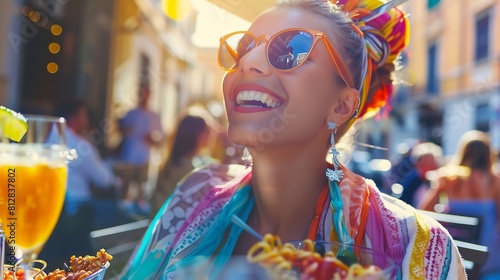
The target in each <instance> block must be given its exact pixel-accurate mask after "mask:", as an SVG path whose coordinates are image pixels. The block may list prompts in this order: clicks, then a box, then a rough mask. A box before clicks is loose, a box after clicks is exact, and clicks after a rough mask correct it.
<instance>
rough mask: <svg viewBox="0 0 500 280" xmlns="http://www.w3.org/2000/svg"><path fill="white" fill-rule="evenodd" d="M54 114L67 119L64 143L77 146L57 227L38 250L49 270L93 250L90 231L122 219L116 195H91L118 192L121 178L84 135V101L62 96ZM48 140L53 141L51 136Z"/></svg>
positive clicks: (71, 146) (70, 163) (85, 118)
mask: <svg viewBox="0 0 500 280" xmlns="http://www.w3.org/2000/svg"><path fill="white" fill-rule="evenodd" d="M55 114H56V115H57V116H61V117H64V118H65V119H66V123H67V127H66V145H67V147H68V148H69V149H74V150H76V152H77V156H78V157H77V158H76V159H75V160H73V161H70V162H69V163H68V179H67V184H66V197H65V201H64V208H63V211H62V212H61V215H60V217H59V221H58V223H57V225H56V228H55V229H54V231H53V233H52V234H51V236H50V238H49V240H48V241H47V244H46V245H45V246H44V249H43V250H42V252H41V253H40V258H41V259H43V260H45V261H47V263H48V265H49V267H48V270H53V269H55V268H56V267H60V264H61V263H63V262H64V261H67V257H68V256H71V255H73V254H75V255H77V256H78V255H86V254H94V252H93V249H92V246H91V244H90V240H89V234H90V232H91V231H92V230H95V229H99V228H104V227H109V226H114V225H117V224H118V223H120V221H121V219H120V217H121V216H120V214H119V212H118V209H117V207H116V200H114V198H116V197H114V196H111V197H108V198H105V199H103V198H102V197H96V196H95V195H94V194H95V192H96V191H97V190H99V191H106V192H109V193H111V194H116V193H118V191H119V187H120V181H119V179H118V178H117V177H116V176H115V175H114V174H113V171H112V167H111V166H110V165H109V164H107V163H106V162H104V161H103V160H102V158H101V156H100V154H99V152H98V150H97V149H96V147H95V146H94V145H93V144H92V143H91V142H90V141H89V140H87V138H86V136H85V134H86V133H87V132H88V131H89V118H88V111H87V107H86V105H85V103H84V102H83V101H82V100H79V99H73V98H69V99H65V100H63V101H61V102H60V103H59V104H58V105H57V106H56V109H55ZM48 141H49V143H50V142H52V140H51V139H50V136H49V140H48ZM45 248H46V249H45Z"/></svg>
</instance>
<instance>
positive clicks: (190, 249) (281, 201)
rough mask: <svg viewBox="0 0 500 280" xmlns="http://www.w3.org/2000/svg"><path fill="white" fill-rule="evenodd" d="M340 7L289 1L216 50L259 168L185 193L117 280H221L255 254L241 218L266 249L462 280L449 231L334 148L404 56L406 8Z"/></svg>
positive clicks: (227, 171)
mask: <svg viewBox="0 0 500 280" xmlns="http://www.w3.org/2000/svg"><path fill="white" fill-rule="evenodd" d="M331 2H335V4H332V3H330V2H328V1H322V0H290V1H283V2H280V4H278V6H277V7H275V8H273V9H271V10H269V11H267V12H265V13H263V14H261V15H260V16H259V17H258V18H257V19H256V20H255V21H254V22H253V23H252V25H251V26H250V28H249V29H248V30H246V31H238V32H233V33H230V34H228V35H226V36H223V37H222V38H221V40H220V47H219V64H220V66H221V68H222V69H223V70H225V71H226V75H225V76H224V80H223V83H222V88H223V95H224V104H225V106H226V114H227V118H228V124H229V126H228V136H229V138H230V139H231V141H232V142H234V143H235V144H237V145H241V146H245V147H247V148H248V151H249V152H250V154H251V156H252V158H253V166H252V167H251V168H245V166H241V165H209V166H207V167H205V168H201V169H199V170H196V171H194V172H192V173H191V174H190V175H189V176H187V177H186V178H185V179H184V180H183V181H181V182H180V183H179V184H178V186H177V189H176V191H175V192H174V193H173V195H172V196H171V197H170V198H169V199H168V200H167V201H166V202H165V203H164V205H163V207H162V209H160V211H159V212H158V214H157V216H156V217H155V219H154V220H153V222H152V224H151V226H150V228H149V229H148V231H147V232H146V235H145V236H144V238H143V240H142V242H141V244H140V245H139V246H138V247H137V249H136V253H135V254H134V256H133V257H132V258H131V260H130V263H129V265H128V267H127V268H126V269H125V270H124V272H123V275H122V279H175V278H176V277H178V276H179V275H184V274H182V273H184V272H186V271H188V273H189V275H196V274H194V273H196V271H197V268H202V271H203V272H202V273H203V276H204V277H207V275H208V277H209V278H210V279H217V278H218V276H219V275H220V273H221V272H225V271H224V270H225V266H226V264H227V263H230V262H229V260H230V259H231V257H233V256H237V255H246V253H247V252H248V250H249V249H250V248H251V247H252V244H254V243H256V242H257V241H258V240H257V239H256V237H255V236H253V235H250V234H248V233H247V232H242V228H241V227H240V226H237V225H234V224H233V223H232V222H231V220H232V219H231V218H232V217H233V216H234V215H236V216H237V217H239V218H240V219H241V220H243V221H245V223H246V224H248V225H249V226H250V227H251V228H253V229H254V230H255V231H256V232H257V233H258V235H261V236H264V235H265V234H272V235H273V236H278V237H279V238H280V239H281V240H284V241H291V240H292V241H293V240H295V241H296V240H304V239H306V238H307V239H310V240H313V241H326V242H342V243H344V244H346V246H351V247H350V248H351V249H352V248H354V247H355V246H361V247H369V248H370V249H371V250H374V251H378V252H384V253H381V254H384V255H387V257H388V258H390V259H393V260H394V262H395V264H396V266H395V269H394V270H393V271H390V272H389V274H390V278H394V279H465V272H464V268H463V265H462V262H461V258H460V255H459V254H458V251H457V248H456V246H455V244H454V242H453V240H452V238H451V237H450V235H449V234H448V232H447V231H446V230H445V229H444V228H443V227H442V226H441V225H439V224H438V223H437V222H436V221H435V220H433V219H431V218H429V217H424V216H422V215H420V214H418V213H417V212H416V211H415V209H414V208H412V207H411V206H409V205H407V204H405V203H403V202H401V201H399V200H397V199H394V198H391V197H388V196H385V195H384V194H382V193H380V191H379V190H378V189H377V187H376V186H375V184H374V182H373V181H372V180H369V179H365V178H363V177H361V176H359V175H357V174H354V173H353V172H352V171H350V170H349V169H348V168H346V167H344V166H342V165H341V164H340V162H339V161H338V159H337V157H338V155H339V152H338V151H337V149H336V146H335V143H336V142H337V141H338V140H340V139H341V138H342V136H344V134H345V133H346V131H347V130H348V129H349V128H350V127H351V125H352V124H353V122H355V121H360V120H362V119H363V118H365V117H366V116H368V115H371V114H373V112H376V111H377V110H378V109H380V108H381V106H383V105H384V104H385V102H386V101H387V99H388V98H389V97H390V91H391V86H392V85H391V81H390V80H389V79H382V77H383V76H382V75H383V74H384V73H386V72H387V69H393V68H394V65H393V62H394V60H395V58H396V57H397V56H398V55H399V53H400V52H401V50H402V48H404V47H405V46H406V44H407V42H408V33H409V30H408V20H407V19H406V16H405V14H404V13H403V12H402V11H400V10H399V9H397V8H396V7H395V4H397V3H400V2H401V1H397V0H394V1H388V2H387V3H385V2H382V1H379V0H339V1H331ZM391 67H392V68H391ZM379 71H380V73H379ZM327 154H328V155H331V157H332V159H331V163H330V162H327V161H325V156H326V155H327ZM349 254H350V256H351V258H352V260H351V261H350V262H354V263H356V262H359V261H360V260H359V259H356V255H355V254H352V253H349ZM200 257H202V258H200ZM338 257H339V258H340V257H343V256H342V254H340V255H339V256H338ZM207 258H208V259H210V261H208V260H207ZM205 268H208V270H203V269H205ZM291 269H292V270H294V269H295V268H294V267H293V266H292V267H291ZM295 272H297V271H295ZM223 274H224V273H223ZM286 275H287V277H288V276H290V274H286ZM295 276H297V274H295ZM302 276H304V275H302ZM302 276H301V275H300V273H299V275H298V276H297V277H298V279H307V278H301V277H302ZM344 276H345V275H344ZM354 276H355V277H360V278H357V279H363V277H362V276H361V275H354ZM349 277H351V278H352V277H353V276H352V275H351V276H349V275H348V276H347V278H349ZM287 279H288V278H287ZM292 279H294V278H292ZM316 279H322V278H321V277H319V278H316Z"/></svg>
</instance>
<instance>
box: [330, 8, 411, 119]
mask: <svg viewBox="0 0 500 280" xmlns="http://www.w3.org/2000/svg"><path fill="white" fill-rule="evenodd" d="M405 1H406V0H390V1H387V2H386V3H384V2H383V1H380V0H338V1H332V0H330V2H332V3H333V2H335V3H334V4H335V5H337V6H339V7H340V8H341V10H342V11H343V12H345V13H347V14H348V15H349V17H351V19H352V20H353V23H354V24H355V26H354V28H355V29H359V30H361V32H362V33H363V38H364V41H365V44H366V48H367V52H368V57H369V59H368V60H369V61H368V63H367V66H368V69H367V73H366V78H365V81H364V84H363V88H362V92H361V104H360V107H359V108H360V112H359V113H358V118H362V119H366V118H370V117H372V116H374V115H375V114H377V112H378V111H379V110H380V109H381V108H382V107H384V106H385V105H388V104H387V101H388V100H389V98H391V96H392V91H393V86H392V83H389V84H387V83H382V84H381V85H380V87H379V88H378V89H377V90H376V91H375V92H374V93H373V96H372V98H370V100H367V99H368V92H369V90H370V82H371V80H372V73H374V72H375V71H376V70H377V69H379V68H381V67H383V66H384V65H386V64H392V63H394V61H395V60H396V58H397V57H398V55H399V54H400V53H401V51H402V50H403V49H404V48H405V47H406V46H407V45H408V42H409V38H410V27H409V22H408V19H407V18H406V15H405V13H404V12H402V11H401V10H399V9H397V8H396V6H397V5H399V4H401V3H403V2H405ZM353 121H354V120H353ZM351 124H352V123H350V124H349V125H351Z"/></svg>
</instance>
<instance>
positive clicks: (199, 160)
mask: <svg viewBox="0 0 500 280" xmlns="http://www.w3.org/2000/svg"><path fill="white" fill-rule="evenodd" d="M210 130H211V128H210V126H209V125H208V123H207V121H206V120H205V119H204V118H203V117H202V116H201V115H195V114H189V113H188V114H187V115H185V116H184V117H183V118H181V120H180V121H179V123H178V124H177V128H176V130H175V131H174V133H173V134H172V137H171V138H170V145H168V147H167V152H168V158H167V160H166V162H165V164H164V165H163V166H162V167H161V168H160V171H159V173H158V179H157V183H156V188H155V191H154V193H153V195H152V197H151V206H152V209H151V210H152V211H151V214H152V215H153V217H154V216H155V215H156V213H157V212H158V210H159V209H160V207H161V206H162V205H163V203H165V201H166V200H167V198H168V197H169V196H170V195H171V194H172V192H173V191H174V189H175V186H176V185H177V183H178V182H179V181H181V179H182V177H184V176H185V175H186V174H188V173H189V172H191V171H192V170H193V169H195V168H198V167H201V166H203V165H205V164H208V163H213V162H216V160H215V159H213V158H212V157H209V156H208V155H203V154H201V151H202V150H203V149H204V148H207V146H208V145H209V142H210V137H211V132H210Z"/></svg>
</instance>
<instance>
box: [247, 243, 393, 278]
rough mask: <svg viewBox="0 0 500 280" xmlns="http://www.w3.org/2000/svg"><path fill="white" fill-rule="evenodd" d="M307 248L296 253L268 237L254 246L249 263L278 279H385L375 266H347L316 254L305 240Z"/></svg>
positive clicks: (331, 256)
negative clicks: (265, 269) (258, 266)
mask: <svg viewBox="0 0 500 280" xmlns="http://www.w3.org/2000/svg"><path fill="white" fill-rule="evenodd" d="M303 243H304V246H303V247H304V248H301V249H297V248H295V246H294V245H293V244H291V243H285V244H283V243H282V242H281V239H280V238H279V237H278V236H273V235H271V234H266V235H265V236H264V239H263V240H262V241H260V242H257V243H256V244H255V245H253V246H252V247H251V248H250V250H249V251H248V253H247V260H248V261H249V262H251V263H258V264H260V265H261V266H263V267H264V268H267V269H268V270H269V271H270V273H271V275H272V276H273V277H274V278H276V279H290V278H292V279H293V278H297V279H301V280H313V279H314V280H331V279H335V280H347V279H348V280H351V279H352V280H361V279H363V280H365V279H383V278H384V274H383V271H382V270H381V269H380V268H379V267H377V266H375V265H369V266H362V265H360V264H359V263H354V264H351V265H347V264H345V263H344V262H342V261H341V260H339V259H338V258H337V257H336V255H335V254H334V253H333V252H332V251H328V252H325V253H324V255H323V256H322V255H321V254H319V253H317V252H315V244H314V241H312V240H310V239H306V240H304V242H303Z"/></svg>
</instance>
